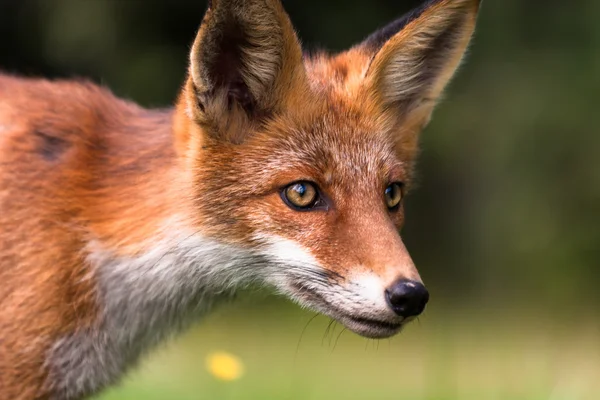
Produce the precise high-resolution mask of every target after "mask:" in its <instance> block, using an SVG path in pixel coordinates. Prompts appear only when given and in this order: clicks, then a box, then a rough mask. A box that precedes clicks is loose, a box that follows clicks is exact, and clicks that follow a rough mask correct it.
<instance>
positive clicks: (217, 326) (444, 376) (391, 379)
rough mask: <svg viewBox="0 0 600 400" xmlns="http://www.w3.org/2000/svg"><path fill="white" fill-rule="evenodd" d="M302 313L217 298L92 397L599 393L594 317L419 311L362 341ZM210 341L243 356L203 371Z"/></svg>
mask: <svg viewBox="0 0 600 400" xmlns="http://www.w3.org/2000/svg"><path fill="white" fill-rule="evenodd" d="M240 307H241V308H240ZM259 311H261V313H260V314H259ZM312 316H313V314H310V313H306V312H302V311H300V310H298V309H296V308H295V307H294V306H291V305H283V306H282V305H281V304H278V305H272V303H271V302H265V304H259V305H257V304H254V305H253V306H246V307H242V306H241V305H240V302H239V301H238V302H236V303H234V304H232V305H228V306H225V307H223V308H221V309H219V310H218V311H217V312H216V313H214V314H212V315H210V316H208V317H207V318H206V319H205V320H204V321H203V322H202V323H201V324H200V325H199V326H198V327H197V328H196V329H194V330H192V331H190V332H188V333H186V334H185V335H184V336H182V337H180V338H178V339H177V340H176V341H175V342H173V343H170V344H168V345H166V346H163V347H162V348H160V349H158V350H157V351H155V352H154V353H152V354H151V355H150V356H149V357H148V358H147V359H146V360H144V361H143V362H142V364H141V365H140V367H139V368H138V369H136V370H135V371H133V372H132V374H131V375H130V376H129V377H127V378H126V379H125V380H124V382H123V383H122V385H121V386H119V387H117V388H114V389H111V390H109V391H108V392H106V393H104V394H103V395H102V396H100V397H99V399H101V400H130V399H145V400H164V399H169V400H201V399H211V400H214V399H289V400H295V399H298V400H299V399H303V400H317V399H328V400H331V399H381V400H385V399H408V400H495V399H497V400H538V399H539V400H597V399H600V326H599V324H598V321H597V320H596V321H590V320H587V321H585V320H579V321H576V323H575V324H570V325H571V326H567V324H566V323H565V321H564V320H561V319H560V318H550V317H548V318H543V317H541V316H540V315H539V313H534V312H530V313H528V315H527V316H525V315H524V314H520V315H518V316H516V315H512V316H510V315H499V314H498V313H497V312H494V313H492V312H490V311H489V310H488V311H483V312H482V311H480V312H478V313H473V312H468V311H466V310H462V311H461V312H460V313H457V312H454V313H452V314H449V313H447V312H446V313H443V312H440V310H431V311H428V313H426V314H425V315H424V316H423V317H421V318H420V321H417V322H414V323H412V324H411V325H410V326H408V327H407V328H406V329H405V331H404V332H403V333H402V334H401V335H399V336H398V337H395V338H393V339H391V340H382V341H373V340H367V339H363V338H360V337H358V336H356V335H354V334H353V333H351V332H348V331H346V332H344V333H341V331H342V328H341V327H340V326H337V327H335V329H334V327H333V326H331V327H330V329H329V331H328V332H327V334H325V333H326V330H327V326H328V324H329V320H328V319H326V318H325V317H317V318H315V319H314V320H313V321H312V322H311V323H310V324H309V325H308V326H306V324H307V322H308V321H309V320H310V319H311V317H312ZM305 327H306V329H305V330H304V334H303V335H302V339H301V340H300V336H301V333H302V331H303V329H304V328H305ZM220 350H222V351H227V352H230V353H232V354H234V355H236V356H238V357H239V358H240V359H241V360H242V362H243V363H244V367H245V374H244V375H243V376H242V377H241V378H240V379H239V380H237V381H233V382H224V381H219V380H218V379H216V378H215V377H213V376H212V375H211V374H210V373H209V372H208V370H207V368H206V365H205V358H206V356H207V355H208V354H209V353H211V352H214V351H220Z"/></svg>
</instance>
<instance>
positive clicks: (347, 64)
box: [175, 0, 480, 337]
mask: <svg viewBox="0 0 600 400" xmlns="http://www.w3.org/2000/svg"><path fill="white" fill-rule="evenodd" d="M479 3H480V1H479V0H431V1H428V2H426V3H425V4H424V5H423V6H421V7H420V8H418V9H416V10H414V11H412V12H410V13H409V14H407V15H405V16H404V17H402V18H400V19H399V20H397V21H395V22H392V23H391V24H390V25H388V26H386V27H384V28H383V29H381V30H379V31H377V32H375V33H374V34H372V35H371V36H369V37H368V38H367V39H366V40H364V41H363V42H362V43H360V44H358V45H356V46H354V47H352V48H351V49H350V50H348V51H346V52H342V53H340V54H337V55H327V54H325V53H319V54H316V55H312V56H309V55H306V54H303V52H302V49H301V46H300V43H299V41H298V38H297V36H296V34H295V32H294V30H293V27H292V25H291V22H290V20H289V18H288V16H287V14H286V13H285V11H284V10H283V7H282V5H281V4H280V2H279V0H212V2H211V4H210V5H209V8H208V10H207V12H206V15H205V17H204V19H203V22H202V25H201V27H200V30H199V32H198V35H197V37H196V39H195V42H194V45H193V47H192V50H191V55H190V69H189V77H188V79H187V82H186V84H185V86H184V89H183V91H182V94H181V96H180V100H179V104H178V121H177V123H176V129H175V131H176V135H177V137H176V140H177V149H178V152H179V153H180V154H181V156H182V158H183V159H184V160H185V162H186V165H188V166H189V169H190V170H191V171H192V175H193V178H192V179H193V187H194V193H193V197H194V199H195V207H196V209H195V211H196V212H197V213H198V215H199V218H198V221H201V222H199V223H198V224H199V229H200V230H201V231H202V232H203V234H205V235H207V236H208V237H210V238H213V239H215V240H217V241H219V242H221V243H225V244H228V245H232V246H237V247H239V248H244V249H247V250H248V251H251V252H253V253H256V254H259V255H260V256H261V257H263V258H264V259H265V260H267V261H266V263H265V265H266V266H265V267H256V266H248V267H247V268H248V269H249V270H248V271H244V274H245V275H247V276H250V277H252V278H253V279H260V280H262V281H264V282H266V283H268V284H271V285H274V286H275V287H276V288H277V290H279V291H280V292H282V293H284V294H286V295H287V296H289V297H291V298H292V299H295V300H296V301H298V302H299V303H301V304H302V305H305V306H307V307H309V308H312V309H315V310H317V311H320V312H322V313H324V314H326V315H328V316H330V317H332V318H335V319H336V320H339V321H340V322H341V323H343V324H344V325H345V326H346V327H348V328H349V329H350V330H352V331H354V332H356V333H358V334H361V335H364V336H368V337H387V336H391V335H393V334H395V333H397V332H398V331H399V330H400V328H401V327H402V325H403V324H404V323H405V322H407V321H409V320H410V319H411V317H414V316H416V315H418V314H420V313H421V312H422V311H423V309H424V307H425V304H426V303H427V300H428V297H429V295H428V293H427V290H426V289H425V287H424V286H423V283H422V281H421V278H420V277H419V273H418V272H417V269H416V268H415V265H414V264H413V261H412V260H411V257H410V255H409V253H408V251H407V249H406V247H405V246H404V244H403V242H402V239H401V237H400V235H399V231H400V229H401V228H402V225H403V222H404V206H403V198H404V196H405V195H406V194H407V193H408V190H409V189H410V185H411V177H412V170H413V166H414V163H415V157H416V155H417V147H418V137H419V132H420V131H421V130H422V129H423V127H424V126H425V125H426V124H427V123H428V121H429V119H430V116H431V113H432V111H433V109H434V106H435V105H436V103H437V101H438V99H439V98H440V96H441V94H442V91H443V89H444V87H445V86H446V85H447V83H448V82H449V80H450V78H451V77H452V75H453V74H454V72H455V70H456V69H457V67H458V66H459V64H460V61H461V59H462V56H463V54H464V52H465V50H466V48H467V46H468V43H469V41H470V38H471V36H472V33H473V30H474V27H475V21H476V16H477V11H478V8H479Z"/></svg>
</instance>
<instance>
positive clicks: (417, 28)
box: [0, 0, 479, 399]
mask: <svg viewBox="0 0 600 400" xmlns="http://www.w3.org/2000/svg"><path fill="white" fill-rule="evenodd" d="M430 3H431V5H430V6H429V7H428V8H426V9H425V10H424V11H423V12H422V13H421V14H419V15H416V16H415V17H414V18H413V19H410V20H408V21H407V23H406V26H405V27H403V29H401V30H400V31H399V32H396V33H394V34H393V35H391V36H390V37H389V38H386V40H385V43H384V44H383V45H381V46H376V47H373V45H372V43H369V42H365V43H364V44H361V45H358V46H356V47H354V48H352V49H350V50H349V51H347V52H344V53H341V54H338V55H334V56H329V55H326V54H318V55H315V56H314V57H311V58H305V59H303V58H302V51H301V48H300V45H299V42H298V40H297V38H296V35H295V33H294V31H293V28H292V26H291V23H290V22H289V19H288V17H287V15H286V14H285V11H284V10H283V8H282V6H281V4H280V3H279V2H278V1H276V0H252V1H248V2H241V1H240V0H218V1H217V0H213V5H212V7H211V9H209V11H208V12H207V14H206V16H205V18H204V21H203V23H202V26H201V28H200V30H199V33H198V36H197V38H196V41H195V42H194V46H193V49H192V53H191V57H190V59H191V69H190V74H189V77H188V79H187V81H186V82H185V84H184V85H183V89H182V92H181V95H180V96H179V100H178V102H177V104H176V107H175V108H174V109H173V110H145V109H142V108H140V107H138V106H137V105H135V104H132V103H129V102H127V101H124V100H121V99H118V98H116V97H114V96H113V95H112V94H111V93H110V92H109V91H107V90H106V89H103V88H100V87H98V86H96V85H94V84H91V83H88V82H76V81H53V82H51V81H47V80H42V79H25V78H17V77H11V76H6V75H0V282H2V284H1V285H0V399H30V398H62V397H61V396H65V398H67V397H68V396H67V395H63V394H61V393H64V392H58V391H57V389H56V385H55V384H54V381H53V380H54V379H58V378H57V377H56V376H55V374H54V372H53V371H52V370H51V368H50V367H49V366H48V357H49V354H50V351H51V350H52V349H53V346H55V344H56V343H57V342H59V341H60V340H61V338H64V337H70V336H73V335H74V334H76V333H78V332H84V331H87V330H90V331H92V332H93V331H94V330H96V329H99V328H98V326H99V324H101V323H102V321H101V319H102V318H104V317H103V315H104V314H103V313H102V311H103V309H104V304H102V302H100V301H99V300H98V299H99V294H98V287H99V286H98V285H99V283H98V279H100V277H99V275H98V272H97V270H96V269H95V268H96V267H95V266H93V265H91V264H90V257H89V256H90V254H91V252H92V250H90V243H91V242H94V243H101V244H102V247H103V248H106V249H110V252H111V254H112V257H114V258H115V259H117V258H134V257H140V256H141V255H143V254H145V253H147V252H148V251H149V250H150V249H152V248H153V246H154V245H157V244H158V243H159V241H160V240H162V239H161V238H164V237H168V236H169V234H170V233H169V229H170V226H171V225H169V224H170V223H171V222H172V223H173V226H183V225H185V226H186V227H189V229H190V230H191V231H193V232H196V233H199V234H201V235H202V237H205V238H210V240H214V241H217V242H219V243H223V244H226V245H228V246H235V247H236V248H241V249H247V250H249V251H254V250H257V249H258V250H261V249H263V248H264V246H265V243H264V242H263V240H264V238H265V237H266V236H268V235H274V236H277V237H279V238H283V239H286V240H288V241H290V242H293V243H295V244H297V245H298V246H300V247H301V248H303V249H308V250H309V252H310V254H311V256H313V257H314V259H315V260H316V261H317V262H318V263H319V265H321V266H322V267H323V269H324V271H325V272H326V273H327V275H328V277H329V279H331V280H332V281H334V282H337V283H338V284H340V285H341V284H343V283H344V282H346V281H349V279H350V277H352V276H355V275H357V274H358V275H360V274H362V273H367V274H372V275H374V276H377V277H378V278H380V279H381V280H382V282H384V283H385V284H386V285H389V284H391V283H392V282H394V281H396V280H397V279H399V278H404V279H411V280H414V281H420V278H419V275H418V272H417V271H416V268H415V267H414V265H413V263H412V261H411V259H410V256H409V254H408V252H407V250H406V248H405V247H404V245H403V243H402V240H401V238H400V236H399V235H398V233H397V232H398V230H399V229H400V228H401V226H402V224H403V221H404V210H403V208H402V207H401V208H400V209H399V210H398V211H394V212H390V211H389V210H387V209H386V206H385V204H384V202H383V200H382V199H383V192H384V190H385V188H386V186H387V185H389V184H390V183H392V182H402V183H404V185H405V187H407V188H408V187H409V186H410V182H411V178H412V169H413V166H414V161H415V157H416V153H417V133H418V131H420V129H421V128H422V127H423V126H424V124H425V123H426V121H427V120H428V119H429V115H430V114H431V112H432V110H433V104H434V103H435V101H436V100H437V99H438V98H439V96H440V94H441V91H442V88H443V87H444V86H445V85H446V83H447V82H448V80H449V79H450V77H451V75H452V73H453V72H454V71H455V69H456V68H457V66H458V63H459V60H460V58H461V57H462V54H463V53H464V51H465V48H466V46H467V44H468V41H469V38H470V36H471V34H472V32H473V29H474V21H475V16H476V12H477V7H478V5H479V1H476V0H438V1H433V2H430ZM232 21H234V25H235V24H238V25H239V26H237V28H236V29H238V30H239V32H238V31H236V33H235V35H242V36H243V35H246V36H244V40H243V41H242V44H241V45H240V48H241V49H242V50H239V49H234V50H235V51H231V54H229V53H227V51H228V50H223V47H222V46H223V44H222V43H221V42H220V41H219V40H220V38H222V36H220V34H221V33H222V32H223V30H225V33H227V31H226V29H229V28H228V27H230V26H231V24H232V23H233V22H232ZM440 21H441V22H440ZM446 22H447V26H446V25H444V24H446ZM446 27H449V28H448V29H452V31H451V32H449V34H451V35H454V36H452V37H451V38H450V39H449V42H448V43H449V44H448V45H447V46H446V47H444V48H443V49H441V50H440V49H437V50H436V52H437V51H446V52H447V54H437V53H436V55H435V60H434V61H435V63H436V64H432V66H431V68H432V69H434V76H432V77H429V76H425V75H423V76H419V71H421V70H422V67H423V65H422V63H423V62H427V60H428V59H427V57H428V56H427V54H425V53H419V52H420V51H422V50H423V48H424V47H425V48H429V47H433V44H431V45H429V46H428V45H427V44H426V43H425V44H424V42H423V40H424V39H423V38H422V37H420V36H419V35H422V34H423V35H424V37H430V36H432V35H443V34H444V29H445V28H446ZM215 32H216V33H215ZM240 32H241V33H240ZM235 35H234V36H232V37H237V36H235ZM428 35H429V36H428ZM243 46H246V47H243ZM240 54H241V55H240ZM236 57H237V58H236ZM400 59H401V60H403V61H401V64H398V60H400ZM411 59H417V62H416V64H415V65H412V64H411V61H410V60H411ZM406 60H409V61H406ZM402 63H404V64H402ZM419 63H421V64H419ZM215 65H216V67H215ZM411 68H413V69H411ZM419 68H421V69H419ZM436 68H437V69H436ZM224 69H225V70H227V71H226V72H223V75H222V76H221V75H219V73H221V71H222V70H224ZM429 72H430V73H431V71H429ZM408 75H410V76H413V75H414V77H413V78H415V77H416V78H415V79H417V80H416V81H413V82H412V83H411V84H414V85H413V86H411V87H409V88H408V89H406V88H405V89H406V90H403V89H402V88H390V87H389V86H390V85H392V86H393V85H394V82H395V80H398V79H399V80H400V81H402V80H404V81H406V80H407V79H409V78H407V76H408ZM408 92H410V96H408V97H406V98H403V97H402V96H403V93H408ZM297 181H311V182H314V183H315V184H316V185H318V187H319V189H320V191H322V192H323V193H324V194H325V195H326V197H327V201H329V202H330V203H329V204H330V207H329V208H328V209H327V211H314V212H298V211H295V210H293V209H291V208H290V207H288V206H287V205H286V204H285V203H284V202H283V201H282V199H281V196H280V190H281V188H283V187H285V186H286V185H288V184H290V183H292V182H297ZM182 221H183V222H182ZM182 224H183V225H182ZM258 250H257V251H258ZM303 285H304V286H303ZM300 286H302V287H303V288H305V289H306V283H304V284H300ZM304 294H306V293H304ZM148 295H151V294H148ZM302 295H303V292H302V291H300V292H298V294H297V295H294V296H295V298H300V301H303V300H302ZM313 295H314V294H306V296H307V297H306V299H307V301H309V300H310V296H313ZM313 300H314V299H313ZM74 393H75V392H74ZM87 394H90V393H83V392H82V393H81V394H77V395H73V397H72V398H76V397H79V396H81V395H87ZM69 396H70V395H69Z"/></svg>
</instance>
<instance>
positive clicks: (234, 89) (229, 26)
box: [187, 0, 305, 125]
mask: <svg viewBox="0 0 600 400" xmlns="http://www.w3.org/2000/svg"><path fill="white" fill-rule="evenodd" d="M304 79H305V71H304V65H303V63H302V50H301V47H300V43H299V42H298V39H297V37H296V34H295V32H294V30H293V28H292V24H291V22H290V20H289V17H288V16H287V14H286V13H285V11H284V10H283V7H282V5H281V3H280V1H279V0H212V1H210V4H209V8H208V10H207V12H206V14H205V16H204V19H203V21H202V25H201V26H200V30H199V32H198V35H197V37H196V40H195V41H194V45H193V47H192V51H191V55H190V78H189V80H188V86H187V92H188V99H187V101H188V111H189V112H188V113H189V114H191V116H192V118H193V119H195V120H196V121H197V122H200V123H208V124H213V125H214V124H217V125H223V124H224V123H225V122H224V121H231V120H232V119H236V120H238V121H239V120H240V119H242V120H247V121H250V122H251V121H254V120H256V119H258V118H260V117H261V116H265V115H267V114H269V113H271V112H276V111H277V110H278V109H280V108H282V107H284V106H285V104H286V101H287V99H288V98H289V97H290V92H291V91H293V89H294V88H295V87H297V86H298V85H301V84H302V82H303V80H304ZM190 92H191V93H190Z"/></svg>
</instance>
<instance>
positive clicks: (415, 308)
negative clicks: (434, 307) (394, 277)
mask: <svg viewBox="0 0 600 400" xmlns="http://www.w3.org/2000/svg"><path fill="white" fill-rule="evenodd" d="M385 298H386V300H387V302H388V304H389V305H390V307H391V308H392V310H394V312H395V313H396V314H398V315H399V316H401V317H404V318H408V317H412V316H414V315H419V314H421V313H422V312H423V310H424V309H425V305H426V304H427V302H428V301H429V292H428V291H427V289H425V286H423V284H422V283H420V282H415V281H409V280H406V279H403V280H399V281H397V282H396V283H394V284H393V285H392V286H391V287H390V288H388V289H386V291H385Z"/></svg>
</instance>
